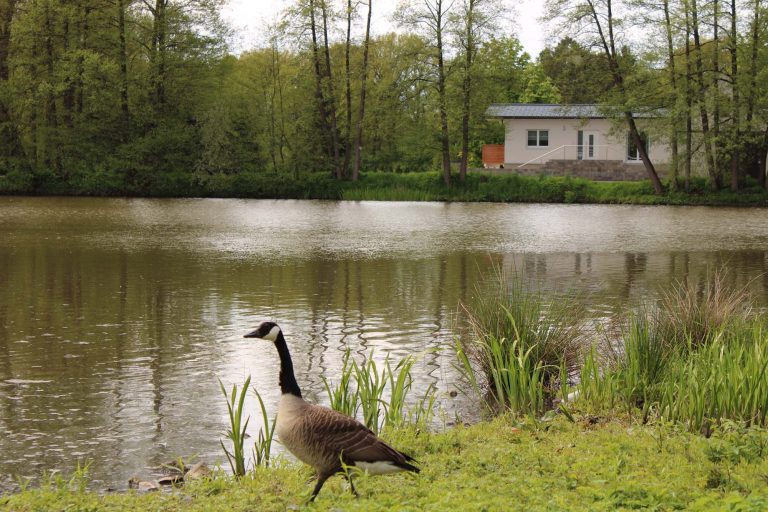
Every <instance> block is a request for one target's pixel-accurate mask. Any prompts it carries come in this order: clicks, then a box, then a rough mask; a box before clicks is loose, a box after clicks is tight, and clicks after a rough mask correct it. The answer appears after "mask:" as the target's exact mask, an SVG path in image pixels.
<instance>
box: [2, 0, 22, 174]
mask: <svg viewBox="0 0 768 512" xmlns="http://www.w3.org/2000/svg"><path fill="white" fill-rule="evenodd" d="M16 3H17V0H6V2H4V3H0V87H3V86H4V83H5V82H7V81H8V77H9V72H8V55H9V49H10V43H11V23H12V22H13V17H14V14H15V12H16ZM20 154H21V148H20V144H19V136H18V133H17V131H16V128H15V126H14V125H13V123H12V122H11V114H10V106H9V105H6V104H5V103H4V102H3V101H2V99H0V165H2V164H3V163H4V162H3V159H4V158H11V157H18V156H20Z"/></svg>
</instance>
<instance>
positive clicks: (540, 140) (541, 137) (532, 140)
mask: <svg viewBox="0 0 768 512" xmlns="http://www.w3.org/2000/svg"><path fill="white" fill-rule="evenodd" d="M528 147H529V148H546V147H549V130H528Z"/></svg>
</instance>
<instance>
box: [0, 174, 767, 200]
mask: <svg viewBox="0 0 768 512" xmlns="http://www.w3.org/2000/svg"><path fill="white" fill-rule="evenodd" d="M454 178H455V179H454V184H453V185H452V186H450V187H446V186H445V185H444V184H443V182H442V178H441V176H440V175H439V174H438V173H435V172H428V173H405V174H394V173H366V174H364V175H363V176H362V178H361V179H360V181H358V182H354V183H353V182H348V181H345V182H339V181H336V180H334V179H332V178H331V177H330V176H328V175H327V174H324V173H306V174H301V175H299V176H293V175H278V174H270V173H252V172H251V173H249V172H243V173H238V174H219V175H213V176H206V177H204V178H200V177H195V176H192V175H188V174H177V173H162V172H158V173H156V174H154V175H152V176H151V177H149V178H146V177H145V178H144V179H143V180H141V181H140V182H137V181H135V180H132V179H131V177H130V176H124V175H121V174H120V173H117V172H107V171H104V172H102V173H96V174H88V175H84V176H78V175H73V176H70V177H69V178H68V179H66V180H62V179H59V178H56V177H55V176H52V175H45V176H40V175H21V174H13V173H11V174H8V175H7V176H2V177H0V194H33V195H34V194H37V195H86V196H146V197H235V198H263V199H331V200H339V199H344V200H351V201H357V200H376V201H469V202H546V203H597V204H670V205H768V192H766V191H765V190H763V189H761V188H759V187H757V186H754V185H751V186H748V187H747V188H745V189H743V190H741V191H739V192H738V193H733V192H730V191H727V190H724V191H720V192H717V193H712V192H710V191H709V190H708V189H707V187H706V183H705V181H704V180H701V179H697V180H694V181H693V183H692V188H691V190H690V191H689V192H688V193H683V192H667V193H665V194H664V195H660V196H659V195H655V194H654V193H653V189H652V187H651V185H650V184H649V183H646V182H595V181H589V180H584V179H577V178H561V177H525V176H515V175H506V174H489V173H472V174H470V175H469V176H468V177H467V180H466V182H465V183H463V184H459V183H458V177H454Z"/></svg>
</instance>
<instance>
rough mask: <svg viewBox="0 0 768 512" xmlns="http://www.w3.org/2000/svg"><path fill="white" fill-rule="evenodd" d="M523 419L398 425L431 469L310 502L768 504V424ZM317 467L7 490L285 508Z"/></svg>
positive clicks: (47, 501) (350, 505) (143, 504)
mask: <svg viewBox="0 0 768 512" xmlns="http://www.w3.org/2000/svg"><path fill="white" fill-rule="evenodd" d="M574 419H575V420H576V421H575V422H574V423H571V422H570V421H568V420H566V419H565V418H563V417H558V418H556V419H554V420H552V421H549V422H537V423H534V422H532V421H530V420H529V421H525V422H522V423H518V422H516V421H515V420H513V419H511V418H510V417H508V416H502V417H499V418H496V419H495V420H493V421H490V422H486V423H481V424H478V425H474V426H471V427H467V428H464V427H458V428H454V429H451V430H449V431H447V432H445V433H441V434H431V435H428V434H421V435H418V434H417V433H416V432H415V431H413V430H400V431H397V432H395V433H392V432H390V433H389V435H388V436H387V437H388V438H389V439H390V440H392V441H393V442H395V443H396V444H397V445H398V446H401V447H402V448H403V449H405V450H408V451H410V452H411V453H413V455H414V456H415V457H416V458H418V459H419V461H420V464H421V466H422V473H421V474H420V475H411V474H408V475H393V476H386V477H369V478H364V477H359V479H358V482H357V488H358V491H359V492H360V498H358V499H355V498H353V497H352V496H351V494H350V493H349V492H348V490H347V488H346V483H344V482H343V479H342V478H340V477H335V478H333V479H332V480H330V481H329V483H328V484H327V485H326V487H325V488H324V489H323V491H322V492H321V494H320V496H319V497H318V499H317V501H316V503H315V504H313V505H309V506H307V507H306V508H307V509H310V510H340V509H341V510H448V509H449V508H450V509H454V510H620V509H638V508H649V509H652V510H671V509H687V510H723V509H730V510H765V508H766V507H767V506H768V488H767V487H766V483H765V478H766V474H768V461H766V458H765V450H767V449H768V433H766V432H765V431H762V430H755V429H752V430H738V429H735V427H733V428H732V427H724V428H722V429H720V430H718V431H716V432H714V434H713V436H712V437H711V438H709V439H707V438H704V437H702V436H699V435H694V434H689V433H685V432H681V431H679V430H676V429H674V428H672V427H669V426H665V425H647V426H638V425H631V424H630V423H628V422H626V421H620V420H616V419H614V420H607V419H605V418H600V417H595V416H580V415H578V414H576V415H575V417H574ZM309 477H310V472H309V471H308V469H307V468H306V467H301V466H298V465H296V464H294V463H289V462H286V461H282V462H279V461H278V464H277V467H275V468H270V469H264V468H258V469H257V470H256V471H255V472H254V473H252V474H250V475H249V476H248V477H246V478H244V479H242V480H240V481H236V480H234V479H231V478H227V477H218V478H214V479H212V480H208V481H201V482H193V483H191V484H190V485H189V486H188V487H186V488H183V489H179V490H175V491H173V492H170V493H153V494H143V495H141V494H135V493H133V492H129V493H118V494H108V495H105V496H101V495H99V494H97V493H93V492H87V491H84V490H81V489H79V488H78V482H77V481H75V482H73V483H72V485H71V486H70V485H69V484H67V483H60V484H59V485H52V486H49V487H47V488H40V489H28V490H25V491H24V492H21V493H19V494H14V495H10V496H5V497H2V498H0V508H1V509H3V510H13V511H19V512H21V511H33V510H35V511H36V510H164V511H166V510H184V511H192V510H213V511H216V510H220V511H230V510H232V511H237V510H243V511H245V510H249V511H250V510H265V511H266V510H285V509H286V508H287V507H291V506H300V507H301V506H302V505H303V502H304V500H305V499H306V498H307V496H308V494H309V491H310V487H311V485H310V484H309V483H308V479H309Z"/></svg>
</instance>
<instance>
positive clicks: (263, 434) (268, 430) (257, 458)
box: [253, 387, 277, 467]
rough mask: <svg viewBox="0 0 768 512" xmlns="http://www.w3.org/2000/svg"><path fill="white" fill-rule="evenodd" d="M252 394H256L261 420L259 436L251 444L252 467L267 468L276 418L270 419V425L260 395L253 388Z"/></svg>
mask: <svg viewBox="0 0 768 512" xmlns="http://www.w3.org/2000/svg"><path fill="white" fill-rule="evenodd" d="M253 392H254V393H256V399H257V400H258V401H259V408H260V409H261V420H262V427H261V428H260V429H259V435H258V437H257V438H256V441H255V442H254V444H253V465H254V466H264V467H269V455H270V452H271V451H272V439H273V437H274V435H275V424H276V423H277V416H274V417H273V418H272V423H270V422H269V416H268V415H267V408H266V406H265V405H264V399H262V398H261V394H260V393H259V392H258V390H257V389H256V388H255V387H254V388H253Z"/></svg>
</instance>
